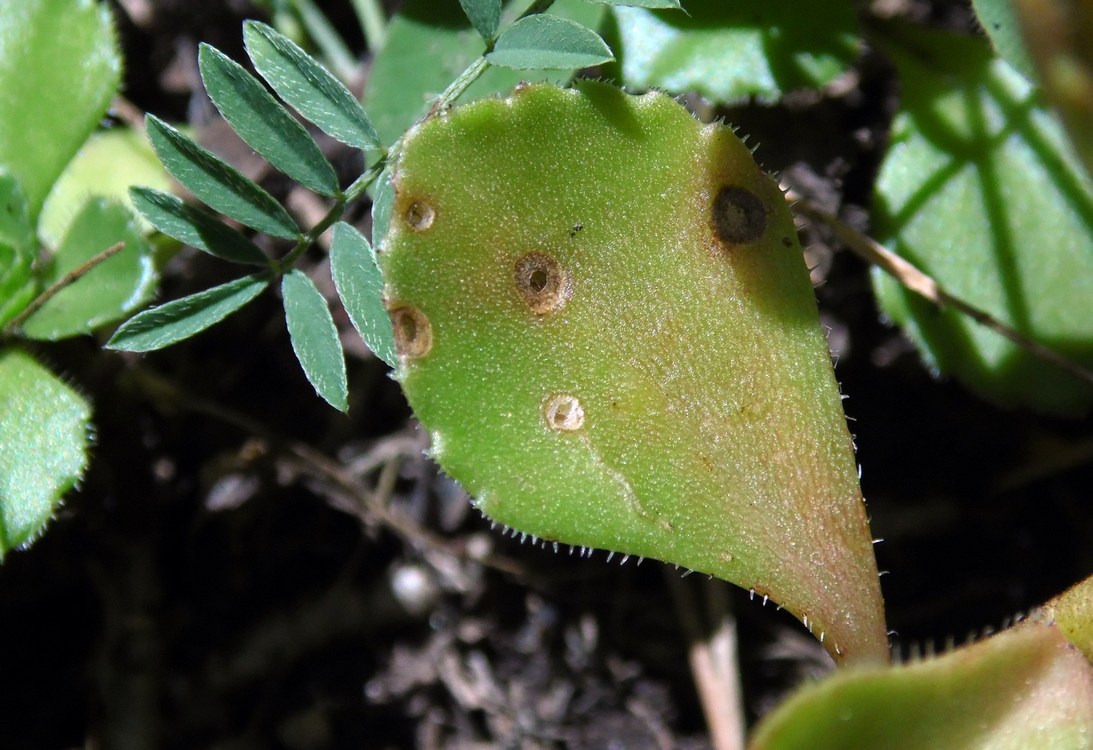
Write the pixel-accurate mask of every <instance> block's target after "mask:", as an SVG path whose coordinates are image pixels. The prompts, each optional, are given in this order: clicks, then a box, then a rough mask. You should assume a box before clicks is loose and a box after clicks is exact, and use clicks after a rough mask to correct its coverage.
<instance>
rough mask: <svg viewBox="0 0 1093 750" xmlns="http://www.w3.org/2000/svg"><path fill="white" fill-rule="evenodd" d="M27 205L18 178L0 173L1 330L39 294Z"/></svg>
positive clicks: (32, 235) (34, 248) (35, 248)
mask: <svg viewBox="0 0 1093 750" xmlns="http://www.w3.org/2000/svg"><path fill="white" fill-rule="evenodd" d="M37 255H38V252H37V244H36V243H35V241H34V228H33V227H32V226H31V223H30V217H29V216H28V215H27V201H26V198H25V197H24V196H23V191H22V189H21V188H20V187H19V182H18V181H17V180H16V179H15V177H14V176H12V175H10V174H6V173H5V172H4V171H3V170H2V169H0V327H2V326H3V325H4V324H5V323H7V322H8V321H9V320H11V319H12V318H13V317H15V316H16V315H18V314H19V312H20V311H21V310H22V309H23V308H25V307H26V306H27V304H28V303H29V302H30V301H31V300H32V299H33V298H34V295H35V292H36V290H37V285H36V284H35V280H34V279H33V278H32V275H31V274H32V271H33V269H34V260H35V258H36V257H37Z"/></svg>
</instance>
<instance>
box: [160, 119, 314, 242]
mask: <svg viewBox="0 0 1093 750" xmlns="http://www.w3.org/2000/svg"><path fill="white" fill-rule="evenodd" d="M146 123H147V126H148V137H149V138H150V139H151V141H152V147H153V148H154V149H155V150H156V155H157V156H159V158H160V161H162V162H163V165H164V166H165V167H166V168H167V171H168V172H170V173H171V174H172V175H173V176H174V178H175V179H176V180H178V181H179V182H180V183H182V185H184V186H185V187H186V189H187V190H189V191H190V192H191V193H193V194H194V195H195V196H196V197H197V198H198V199H199V200H200V201H202V202H203V203H205V204H206V205H208V206H210V207H212V208H213V209H215V210H217V211H219V212H220V213H222V214H224V215H225V216H230V217H231V218H233V219H235V220H236V221H238V222H240V223H241V224H245V225H247V226H248V227H250V228H252V229H257V230H258V231H259V232H265V233H266V234H269V235H272V236H274V237H281V238H282V239H287V240H294V239H296V238H297V237H298V236H299V233H300V230H299V227H297V226H296V222H294V221H293V220H292V217H291V216H289V215H288V212H287V211H286V210H285V209H284V207H283V206H282V205H281V204H280V203H278V202H277V201H276V200H275V199H274V198H273V196H272V195H270V194H269V193H267V192H266V191H265V190H263V189H262V188H260V187H258V185H256V184H254V182H252V181H251V180H249V179H247V178H246V177H244V176H243V174H241V173H240V172H239V170H237V169H236V168H235V167H233V166H231V165H230V164H228V163H227V162H225V161H224V160H223V159H221V158H220V157H218V156H216V155H214V154H213V153H211V152H210V151H208V150H206V149H204V148H202V147H201V146H199V145H197V144H196V143H194V142H193V141H192V140H191V139H189V138H187V137H186V136H185V135H183V134H182V133H180V132H179V131H178V130H176V129H175V128H173V127H171V126H170V125H168V124H167V123H165V122H163V121H162V120H160V119H159V118H157V117H155V116H154V115H148V117H147V118H146Z"/></svg>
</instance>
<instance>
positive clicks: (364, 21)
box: [353, 0, 387, 56]
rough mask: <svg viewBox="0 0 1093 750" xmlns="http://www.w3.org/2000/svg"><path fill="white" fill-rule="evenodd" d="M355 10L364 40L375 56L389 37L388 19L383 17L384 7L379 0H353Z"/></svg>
mask: <svg viewBox="0 0 1093 750" xmlns="http://www.w3.org/2000/svg"><path fill="white" fill-rule="evenodd" d="M353 10H355V11H356V12H357V18H358V20H360V23H361V31H363V32H364V41H365V43H366V44H367V45H368V49H369V51H370V52H371V53H372V55H373V56H374V55H375V54H376V53H378V52H379V51H380V50H381V49H383V43H384V41H386V39H387V20H386V19H385V18H384V17H383V8H382V7H380V4H379V2H378V0H353Z"/></svg>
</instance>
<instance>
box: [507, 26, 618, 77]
mask: <svg viewBox="0 0 1093 750" xmlns="http://www.w3.org/2000/svg"><path fill="white" fill-rule="evenodd" d="M486 59H487V60H489V61H490V63H492V64H493V65H501V66H503V67H506V68H516V69H517V70H539V69H548V70H549V69H561V68H587V67H589V66H592V65H600V64H602V63H607V62H611V61H612V60H614V59H615V57H614V55H612V54H611V49H610V48H609V47H608V46H607V43H606V42H604V40H603V39H601V38H600V36H599V34H597V33H596V32H595V31H593V30H592V29H590V28H588V27H587V26H582V25H581V24H579V23H576V22H574V21H567V20H566V19H564V18H556V17H554V16H547V15H535V16H528V17H527V18H521V19H520V20H519V21H517V22H516V23H514V24H513V25H512V26H510V27H509V28H508V29H506V30H505V31H504V32H502V34H501V36H499V37H498V38H497V44H496V45H494V48H493V51H492V52H490V53H488V54H487V55H486Z"/></svg>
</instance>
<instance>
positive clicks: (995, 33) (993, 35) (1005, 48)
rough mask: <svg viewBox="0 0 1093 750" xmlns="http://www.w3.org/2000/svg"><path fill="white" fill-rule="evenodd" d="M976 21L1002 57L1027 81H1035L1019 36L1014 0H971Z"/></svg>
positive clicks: (1027, 54)
mask: <svg viewBox="0 0 1093 750" xmlns="http://www.w3.org/2000/svg"><path fill="white" fill-rule="evenodd" d="M972 7H973V8H975V15H976V16H977V17H978V18H979V24H980V25H981V26H982V27H983V30H984V31H986V32H987V36H989V37H990V40H991V44H993V45H994V49H995V50H996V51H997V52H998V54H999V55H1001V56H1002V58H1003V59H1004V60H1005V61H1006V62H1008V63H1009V64H1010V65H1012V66H1013V67H1014V68H1015V69H1017V71H1018V72H1020V73H1021V75H1023V76H1024V77H1025V78H1027V79H1028V80H1029V81H1032V82H1035V81H1036V68H1035V66H1034V65H1033V64H1032V58H1031V57H1030V56H1029V53H1028V50H1027V49H1026V48H1025V42H1024V40H1023V39H1022V38H1021V25H1020V24H1019V23H1018V20H1017V10H1016V9H1015V8H1014V6H1013V0H972Z"/></svg>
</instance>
